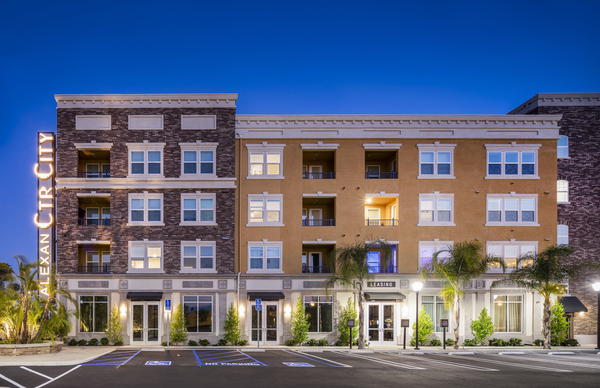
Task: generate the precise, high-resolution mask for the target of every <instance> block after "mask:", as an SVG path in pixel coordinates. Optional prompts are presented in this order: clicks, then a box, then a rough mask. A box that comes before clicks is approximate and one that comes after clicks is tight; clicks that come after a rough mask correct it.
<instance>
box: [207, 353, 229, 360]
mask: <svg viewBox="0 0 600 388" xmlns="http://www.w3.org/2000/svg"><path fill="white" fill-rule="evenodd" d="M234 354H235V352H234ZM228 357H233V356H232V355H231V354H228V355H226V356H219V357H210V358H203V360H205V361H206V360H216V359H217V358H228Z"/></svg>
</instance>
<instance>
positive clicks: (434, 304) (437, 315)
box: [421, 296, 450, 333]
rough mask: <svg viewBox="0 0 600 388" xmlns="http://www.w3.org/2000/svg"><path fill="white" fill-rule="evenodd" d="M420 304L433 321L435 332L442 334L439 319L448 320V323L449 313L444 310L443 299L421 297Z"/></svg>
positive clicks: (439, 297) (438, 297)
mask: <svg viewBox="0 0 600 388" xmlns="http://www.w3.org/2000/svg"><path fill="white" fill-rule="evenodd" d="M421 304H422V306H423V308H424V309H425V312H426V313H427V314H428V315H429V317H430V318H431V320H432V321H433V323H434V325H435V331H436V332H439V333H441V332H443V331H444V329H443V328H442V326H441V323H440V319H448V321H450V320H449V317H450V311H449V310H447V309H446V306H445V304H444V298H442V297H441V296H423V297H421ZM447 331H450V329H449V328H448V329H447Z"/></svg>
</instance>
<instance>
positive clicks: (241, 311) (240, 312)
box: [238, 305, 246, 316]
mask: <svg viewBox="0 0 600 388" xmlns="http://www.w3.org/2000/svg"><path fill="white" fill-rule="evenodd" d="M238 312H239V314H240V316H243V315H244V314H245V313H246V309H245V308H244V306H242V305H240V307H238Z"/></svg>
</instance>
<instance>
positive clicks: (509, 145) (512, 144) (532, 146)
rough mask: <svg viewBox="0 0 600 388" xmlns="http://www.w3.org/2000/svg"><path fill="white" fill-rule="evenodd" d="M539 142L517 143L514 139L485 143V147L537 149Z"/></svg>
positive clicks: (539, 145)
mask: <svg viewBox="0 0 600 388" xmlns="http://www.w3.org/2000/svg"><path fill="white" fill-rule="evenodd" d="M541 146H542V145H541V144H517V142H516V141H513V142H510V143H507V144H486V145H485V148H491V149H497V150H503V149H511V148H518V149H519V150H521V151H523V150H537V149H539V148H540V147H541Z"/></svg>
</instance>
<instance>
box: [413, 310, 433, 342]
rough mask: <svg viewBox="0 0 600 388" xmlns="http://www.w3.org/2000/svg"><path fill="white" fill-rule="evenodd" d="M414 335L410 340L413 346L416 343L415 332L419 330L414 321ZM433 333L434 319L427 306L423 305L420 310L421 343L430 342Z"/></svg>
mask: <svg viewBox="0 0 600 388" xmlns="http://www.w3.org/2000/svg"><path fill="white" fill-rule="evenodd" d="M412 328H413V337H412V339H411V340H410V344H411V346H414V345H415V332H416V330H417V323H416V322H413V326H412ZM431 333H433V321H432V320H431V317H430V316H429V314H427V312H426V311H425V307H423V306H421V310H419V345H425V344H427V343H428V342H429V337H431Z"/></svg>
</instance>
